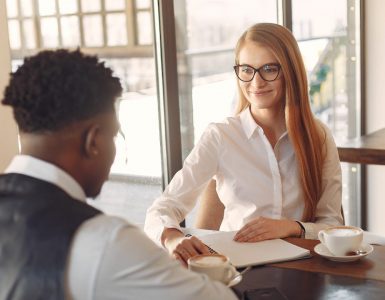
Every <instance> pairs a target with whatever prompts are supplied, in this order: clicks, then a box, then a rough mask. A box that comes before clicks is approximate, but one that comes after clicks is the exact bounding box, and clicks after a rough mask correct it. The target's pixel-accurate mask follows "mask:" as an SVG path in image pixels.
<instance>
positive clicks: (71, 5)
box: [59, 0, 78, 14]
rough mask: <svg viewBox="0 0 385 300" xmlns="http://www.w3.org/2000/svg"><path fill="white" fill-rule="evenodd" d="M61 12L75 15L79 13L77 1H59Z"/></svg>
mask: <svg viewBox="0 0 385 300" xmlns="http://www.w3.org/2000/svg"><path fill="white" fill-rule="evenodd" d="M59 11H60V13H61V14H74V13H77V12H78V2H77V0H59Z"/></svg>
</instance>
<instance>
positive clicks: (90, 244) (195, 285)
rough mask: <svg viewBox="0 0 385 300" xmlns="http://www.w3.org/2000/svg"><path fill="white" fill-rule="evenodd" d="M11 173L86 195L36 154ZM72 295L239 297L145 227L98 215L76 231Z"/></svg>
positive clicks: (69, 278) (69, 280) (16, 162)
mask: <svg viewBox="0 0 385 300" xmlns="http://www.w3.org/2000/svg"><path fill="white" fill-rule="evenodd" d="M6 173H20V174H25V175H28V176H31V177H35V178H38V179H41V180H44V181H47V182H50V183H53V184H55V185H57V186H58V187H60V188H61V189H63V190H64V191H65V192H67V193H68V194H69V195H71V196H72V197H73V198H75V199H78V200H80V201H85V200H86V198H85V194H84V191H83V189H82V188H81V186H80V185H79V184H78V183H77V182H76V181H75V180H74V179H73V178H72V177H71V176H70V175H69V174H68V173H66V172H64V171H63V170H61V169H59V168H58V167H56V166H54V165H52V164H50V163H47V162H45V161H42V160H39V159H36V158H33V157H31V156H25V155H19V156H16V157H15V158H14V159H13V161H12V162H11V164H10V166H9V167H8V168H7V170H6ZM66 293H67V296H66V298H67V299H80V300H91V299H103V300H107V299H175V300H177V299H191V300H192V299H237V298H236V297H235V295H234V293H233V292H232V291H231V290H230V289H229V288H227V287H225V286H224V285H223V284H222V283H220V282H216V281H211V280H210V279H209V278H208V277H207V276H206V275H201V274H196V273H193V272H190V271H189V270H187V269H185V268H183V267H182V266H181V265H180V264H179V263H178V262H177V261H175V260H172V259H171V258H170V257H169V256H168V255H167V253H166V252H165V251H164V250H163V249H160V248H159V247H157V246H156V245H155V244H154V243H153V242H152V241H150V240H149V239H148V237H147V236H146V235H145V234H144V233H143V231H142V230H140V229H139V228H137V227H136V226H134V225H132V224H130V223H127V222H126V221H124V220H123V219H120V218H118V217H112V216H106V215H103V214H101V215H98V216H96V217H93V218H91V219H89V220H87V221H86V222H84V223H83V224H82V225H81V226H80V227H79V228H78V230H77V231H76V233H75V236H74V238H73V241H72V245H71V248H70V251H69V255H68V261H67V270H66Z"/></svg>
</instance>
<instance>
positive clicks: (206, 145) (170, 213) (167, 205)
mask: <svg viewBox="0 0 385 300" xmlns="http://www.w3.org/2000/svg"><path fill="white" fill-rule="evenodd" d="M219 146H220V134H219V131H218V129H217V127H216V125H215V124H210V125H209V126H208V127H207V129H206V130H205V132H204V133H203V135H202V137H201V138H200V140H199V142H198V143H197V144H196V146H195V147H194V148H193V150H192V151H191V153H190V154H189V155H188V157H187V158H186V160H185V162H184V164H183V168H182V169H181V170H180V171H178V172H177V173H176V174H175V176H174V177H173V179H172V180H171V182H170V184H169V185H168V186H167V188H166V189H165V191H164V192H163V194H162V195H161V196H160V197H159V198H157V199H156V200H155V201H154V203H153V204H152V205H151V206H150V208H149V209H148V210H147V215H146V221H145V225H144V230H145V232H146V233H147V234H148V235H149V236H150V237H151V238H152V239H153V240H154V241H155V242H157V243H159V244H160V239H161V235H162V232H163V230H164V228H165V227H166V228H176V229H180V226H179V223H180V222H181V221H183V220H184V218H185V217H186V215H187V214H188V213H189V212H190V211H191V210H192V209H193V208H194V206H195V204H196V202H197V198H198V197H199V195H200V193H201V192H202V190H203V189H204V188H205V186H206V184H207V183H208V181H209V180H210V179H211V178H212V177H213V176H214V175H215V173H216V171H217V166H218V157H219Z"/></svg>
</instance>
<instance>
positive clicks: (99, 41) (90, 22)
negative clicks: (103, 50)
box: [83, 15, 103, 47]
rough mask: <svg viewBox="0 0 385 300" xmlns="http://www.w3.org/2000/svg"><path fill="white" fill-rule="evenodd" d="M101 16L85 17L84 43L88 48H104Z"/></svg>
mask: <svg viewBox="0 0 385 300" xmlns="http://www.w3.org/2000/svg"><path fill="white" fill-rule="evenodd" d="M102 26H103V25H102V17H101V16H100V15H86V16H84V17H83V28H84V42H85V44H86V46H87V47H97V46H103V27H102Z"/></svg>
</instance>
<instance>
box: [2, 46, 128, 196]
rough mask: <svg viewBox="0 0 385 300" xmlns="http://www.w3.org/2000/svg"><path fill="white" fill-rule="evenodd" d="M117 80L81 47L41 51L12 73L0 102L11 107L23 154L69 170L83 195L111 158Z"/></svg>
mask: <svg viewBox="0 0 385 300" xmlns="http://www.w3.org/2000/svg"><path fill="white" fill-rule="evenodd" d="M121 92H122V88H121V85H120V83H119V79H118V78H116V77H113V76H112V71H111V69H109V68H107V67H105V66H104V64H103V63H101V62H99V61H98V60H97V58H96V57H93V56H87V55H84V54H82V53H81V52H80V51H73V52H70V51H67V50H57V51H43V52H40V53H39V54H37V55H36V56H33V57H29V58H26V59H25V61H24V63H23V65H22V66H20V67H19V68H18V69H17V71H16V72H15V73H13V74H11V80H10V83H9V85H8V86H7V88H6V89H5V92H4V99H3V100H2V103H3V104H4V105H10V106H11V107H12V108H13V112H14V117H15V119H16V122H17V124H18V126H19V130H20V137H21V139H20V140H21V147H22V149H21V150H22V153H24V154H29V155H33V156H36V157H38V158H41V159H43V160H47V161H50V162H52V163H54V164H56V165H58V166H59V167H61V168H62V169H64V170H65V171H67V172H68V173H69V174H71V175H72V176H73V177H74V178H75V179H76V180H77V181H78V182H79V183H80V184H81V185H82V187H83V188H84V190H85V192H86V194H87V196H95V195H97V194H98V193H99V191H100V188H101V185H102V183H103V182H104V180H106V179H107V176H108V173H109V169H110V167H111V164H112V162H113V158H114V156H115V146H114V141H113V138H114V136H115V135H116V133H117V130H118V122H117V118H116V113H115V101H116V99H117V97H119V96H120V94H121Z"/></svg>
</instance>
